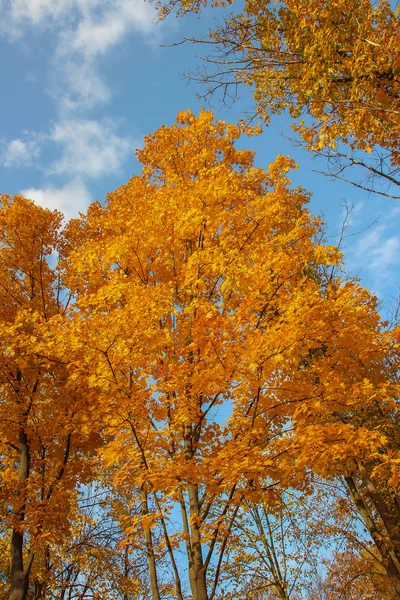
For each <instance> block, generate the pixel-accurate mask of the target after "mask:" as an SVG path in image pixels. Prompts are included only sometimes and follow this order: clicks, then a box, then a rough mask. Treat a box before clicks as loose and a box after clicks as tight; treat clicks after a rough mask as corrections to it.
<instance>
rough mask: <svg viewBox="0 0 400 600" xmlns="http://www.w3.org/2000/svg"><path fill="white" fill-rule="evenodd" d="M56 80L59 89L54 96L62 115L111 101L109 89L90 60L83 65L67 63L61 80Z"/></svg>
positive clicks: (76, 62) (71, 61)
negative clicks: (63, 92)
mask: <svg viewBox="0 0 400 600" xmlns="http://www.w3.org/2000/svg"><path fill="white" fill-rule="evenodd" d="M59 74H60V73H59ZM58 79H59V87H58V89H56V90H55V94H54V95H55V97H56V99H57V98H59V100H58V102H59V106H60V108H61V109H63V110H62V112H63V113H64V114H69V115H71V114H73V113H74V112H76V110H79V109H80V108H82V107H84V108H85V109H91V108H93V107H94V106H96V105H98V104H105V103H107V102H109V100H110V99H111V91H110V88H109V87H108V85H107V83H106V82H105V81H104V79H103V78H102V77H101V75H100V73H99V72H98V71H97V69H96V66H95V65H94V64H93V61H92V60H87V61H85V62H83V63H82V62H79V61H73V60H70V61H68V62H67V64H66V65H64V66H63V68H62V72H61V78H58ZM60 79H61V81H60ZM61 89H65V94H60V90H61Z"/></svg>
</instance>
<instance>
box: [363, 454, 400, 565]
mask: <svg viewBox="0 0 400 600" xmlns="http://www.w3.org/2000/svg"><path fill="white" fill-rule="evenodd" d="M359 468H360V472H361V478H362V480H363V483H364V485H365V488H366V493H367V495H368V497H369V499H370V500H371V502H372V504H373V506H374V508H375V510H376V511H377V513H378V514H379V516H380V518H381V519H382V522H383V524H384V526H385V530H386V533H387V535H388V537H389V539H390V542H391V546H392V548H393V552H394V554H395V556H396V559H397V562H398V567H399V566H400V531H399V528H398V526H397V525H396V523H395V521H394V519H393V517H392V515H391V514H390V509H388V507H387V505H386V502H385V500H384V498H382V496H381V494H380V493H379V492H378V490H377V489H376V487H375V484H374V482H373V481H372V479H370V478H369V476H368V474H367V472H366V469H365V468H364V467H363V466H362V465H361V466H360V467H359ZM393 508H394V507H393Z"/></svg>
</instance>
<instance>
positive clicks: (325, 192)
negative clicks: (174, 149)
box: [0, 0, 400, 305]
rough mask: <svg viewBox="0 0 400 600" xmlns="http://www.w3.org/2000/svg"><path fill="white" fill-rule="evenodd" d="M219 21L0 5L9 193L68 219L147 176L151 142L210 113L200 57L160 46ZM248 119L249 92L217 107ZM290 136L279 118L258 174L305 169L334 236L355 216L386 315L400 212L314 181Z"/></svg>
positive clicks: (359, 243) (83, 1)
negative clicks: (144, 151)
mask: <svg viewBox="0 0 400 600" xmlns="http://www.w3.org/2000/svg"><path fill="white" fill-rule="evenodd" d="M216 15H217V13H215V11H213V10H206V11H205V12H204V13H203V14H202V16H201V18H200V20H198V19H197V18H196V17H193V16H190V17H187V18H184V19H176V18H174V17H171V18H169V19H167V21H165V22H164V23H161V24H160V23H157V19H156V15H155V12H154V8H153V7H152V6H151V5H150V4H148V3H144V2H143V1H142V0H12V1H11V2H10V1H9V0H0V49H1V59H0V80H1V82H2V94H1V95H0V114H1V115H2V119H1V123H2V127H1V130H0V177H1V186H0V192H2V193H8V194H11V195H14V194H16V193H22V194H23V195H26V196H28V197H30V198H32V199H34V200H35V201H36V202H38V203H39V204H42V205H43V206H46V207H49V208H52V209H54V208H57V209H59V210H61V211H62V212H64V214H65V215H66V217H67V218H70V217H72V216H76V215H77V214H78V212H79V211H82V212H84V211H85V209H86V208H87V206H88V204H89V203H90V202H91V201H92V200H100V201H103V200H104V198H105V196H106V194H107V192H109V191H112V190H113V189H115V188H116V187H117V186H118V185H120V184H122V183H125V182H126V181H127V180H128V179H129V177H131V176H132V174H134V173H137V172H138V171H139V168H140V167H139V165H138V163H137V161H136V159H135V156H134V150H135V148H137V147H140V146H141V145H142V141H143V136H144V135H146V134H147V133H150V132H152V131H154V130H155V129H157V128H158V127H160V126H161V125H162V124H166V125H169V124H172V123H173V122H174V121H175V117H176V114H177V112H179V111H181V110H184V109H186V108H189V109H191V110H193V111H194V112H196V113H197V112H198V111H199V109H200V107H201V106H202V102H201V101H200V100H198V99H197V98H196V91H199V89H200V88H199V87H197V86H196V84H194V83H191V84H189V83H188V81H187V80H185V79H184V78H183V75H182V74H183V72H186V71H190V70H192V71H194V70H195V69H196V66H197V65H198V64H199V62H198V58H197V54H199V53H200V52H201V48H199V47H193V46H191V45H182V46H178V47H163V45H168V44H172V43H174V42H177V41H179V40H180V39H181V37H182V35H183V34H185V35H199V34H201V33H206V32H207V30H208V29H209V27H211V26H212V25H213V23H214V19H215V18H216ZM218 17H220V14H218ZM251 107H252V102H251V95H250V93H249V92H248V91H247V90H245V91H244V96H243V97H242V98H241V100H240V102H238V103H237V104H236V105H234V106H233V107H232V108H230V109H228V108H227V107H225V106H224V105H222V104H221V103H219V102H218V100H217V99H216V100H215V101H214V102H213V108H214V111H215V113H216V115H217V117H218V118H220V119H223V120H225V121H232V122H235V121H237V119H238V118H239V117H240V116H242V112H243V111H244V110H248V111H250V110H251ZM289 126H290V121H289V120H288V118H287V117H285V116H281V117H277V118H276V119H273V120H272V122H271V125H270V126H269V127H268V128H266V129H265V131H264V133H263V134H262V135H261V136H259V137H258V138H251V140H250V141H249V142H246V146H248V147H251V148H253V149H254V150H256V151H257V159H256V162H257V164H258V165H259V166H266V165H267V164H268V162H269V161H270V160H272V159H273V158H274V156H275V155H276V154H277V153H281V154H290V155H292V156H293V157H294V158H295V159H296V160H297V162H298V163H299V170H298V171H296V172H294V173H293V177H292V179H293V183H294V184H301V185H303V186H304V187H305V188H307V189H308V190H310V191H311V192H312V193H313V198H312V201H311V205H310V207H311V210H312V211H313V212H314V213H315V214H320V213H321V212H323V213H324V215H325V219H326V221H327V227H328V232H329V233H331V234H333V235H334V234H335V233H337V232H338V231H339V229H340V223H341V222H342V219H343V213H344V211H343V207H342V205H343V203H344V202H347V203H348V205H354V209H353V212H352V214H351V216H350V224H351V226H352V229H351V230H349V231H348V232H349V233H357V232H360V233H358V235H352V236H351V237H348V238H347V239H346V240H345V243H344V251H345V255H346V259H347V264H348V270H349V272H350V273H351V274H352V275H359V276H360V277H361V280H362V282H363V283H364V284H365V285H366V286H367V287H368V288H369V289H371V290H373V291H374V292H375V293H377V294H378V295H379V297H380V298H381V299H382V301H383V302H384V303H385V304H386V305H389V304H390V303H391V300H390V297H391V296H397V295H398V289H397V282H398V283H399V284H400V275H399V271H398V264H399V260H398V256H399V251H400V228H399V225H400V203H399V201H395V200H390V199H385V198H380V197H379V196H369V195H368V194H367V193H365V192H363V191H362V190H358V189H356V188H354V187H352V186H350V185H348V184H345V183H341V182H338V181H336V182H332V181H330V180H328V179H326V178H324V177H323V176H321V175H318V174H316V173H315V172H314V171H313V170H314V169H320V170H323V168H324V163H323V162H319V163H318V162H316V161H313V160H312V159H311V157H310V156H309V155H308V154H307V153H306V152H304V151H302V150H300V149H298V148H297V149H294V148H293V147H292V145H291V143H290V142H289V141H288V140H287V139H286V138H285V137H283V136H282V133H284V134H285V135H287V136H290V135H291V132H290V129H289ZM331 243H335V237H332V238H331Z"/></svg>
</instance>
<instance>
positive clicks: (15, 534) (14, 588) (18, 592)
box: [9, 431, 33, 600]
mask: <svg viewBox="0 0 400 600" xmlns="http://www.w3.org/2000/svg"><path fill="white" fill-rule="evenodd" d="M19 449H20V450H19V500H20V502H21V504H20V506H19V508H18V514H17V515H16V516H17V524H16V525H14V527H13V529H12V535H11V547H10V594H9V600H26V597H27V594H28V587H29V573H30V570H31V566H32V561H33V552H30V554H29V556H28V560H27V563H26V565H25V567H24V533H23V529H22V528H23V522H24V520H25V510H26V485H27V481H28V478H29V466H30V454H29V443H28V436H27V434H26V433H25V431H21V432H20V434H19Z"/></svg>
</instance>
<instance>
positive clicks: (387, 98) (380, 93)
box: [159, 0, 400, 197]
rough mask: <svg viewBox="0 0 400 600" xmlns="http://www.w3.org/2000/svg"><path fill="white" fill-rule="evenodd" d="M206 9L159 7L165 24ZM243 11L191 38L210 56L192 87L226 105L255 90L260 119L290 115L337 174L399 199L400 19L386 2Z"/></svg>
mask: <svg viewBox="0 0 400 600" xmlns="http://www.w3.org/2000/svg"><path fill="white" fill-rule="evenodd" d="M206 4H208V2H207V0H204V1H201V0H198V1H196V2H193V1H192V0H179V1H172V2H165V3H164V2H159V5H161V15H162V16H164V15H165V14H166V13H167V12H168V11H169V10H171V8H172V7H174V6H178V8H179V9H180V11H181V12H187V11H190V10H194V11H196V12H197V11H198V10H199V9H200V7H201V6H202V5H206ZM211 4H212V5H217V6H218V5H225V4H232V5H234V6H235V2H234V1H233V0H231V1H229V2H226V3H225V2H218V1H217V2H211ZM240 10H241V11H242V12H239V13H238V14H233V15H229V16H227V17H226V18H225V20H223V21H222V25H220V26H218V27H217V28H216V29H215V30H213V31H211V32H210V34H209V37H206V38H204V39H202V40H194V39H193V38H187V39H188V40H192V41H197V42H201V41H203V42H205V43H206V47H207V48H208V49H210V47H211V49H212V53H211V54H210V55H209V56H206V57H205V60H206V69H205V71H204V72H200V73H199V76H198V77H197V76H194V78H195V79H196V80H200V81H202V82H203V83H205V84H206V85H207V88H208V93H211V94H213V93H214V92H215V91H216V90H218V89H219V90H222V93H223V96H224V97H225V98H226V96H227V95H228V96H231V97H232V96H233V97H235V95H236V91H237V86H238V85H239V84H244V85H245V86H249V87H251V88H252V90H253V93H254V100H255V104H256V111H257V114H258V115H259V116H260V117H261V118H262V119H263V120H264V121H265V122H266V123H268V122H269V119H270V117H271V115H272V114H274V113H281V112H282V111H286V110H288V111H289V113H290V115H291V116H292V117H293V118H294V119H295V122H294V125H293V128H294V130H295V131H296V132H298V133H299V134H300V137H301V139H302V140H303V141H304V143H305V144H306V147H307V148H308V149H310V150H312V151H315V152H317V153H319V154H322V155H325V156H327V157H328V158H329V161H330V166H331V171H330V172H331V174H333V175H336V176H338V177H340V178H342V179H345V180H347V176H346V168H347V167H350V166H353V167H358V166H359V167H364V168H365V169H366V170H365V171H364V174H365V175H366V176H367V180H366V181H364V182H363V183H361V184H360V183H358V185H359V186H360V185H361V187H363V188H364V189H368V190H372V191H378V192H379V193H382V194H383V195H388V196H393V193H394V195H395V197H399V196H398V188H397V186H399V185H400V178H399V169H400V154H399V137H400V112H399V111H400V101H399V91H400V62H399V59H398V56H399V54H400V27H399V13H398V11H397V12H396V11H395V10H394V9H392V7H391V4H390V2H388V1H386V0H381V1H378V2H374V1H372V0H350V1H349V2H345V1H344V0H335V1H332V0H329V1H328V0H315V1H308V0H307V1H306V0H300V1H297V0H296V1H293V0H283V1H282V2H279V3H277V2H275V3H272V2H270V0H247V1H246V2H245V3H244V6H243V8H240ZM349 150H350V152H349ZM353 177H356V176H355V175H353ZM374 181H375V182H376V183H379V185H376V183H374ZM390 187H391V190H390V189H388V188H390ZM385 188H386V189H385ZM392 190H393V192H392Z"/></svg>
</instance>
